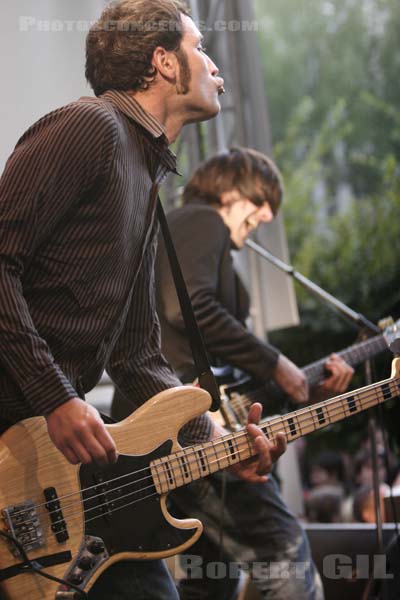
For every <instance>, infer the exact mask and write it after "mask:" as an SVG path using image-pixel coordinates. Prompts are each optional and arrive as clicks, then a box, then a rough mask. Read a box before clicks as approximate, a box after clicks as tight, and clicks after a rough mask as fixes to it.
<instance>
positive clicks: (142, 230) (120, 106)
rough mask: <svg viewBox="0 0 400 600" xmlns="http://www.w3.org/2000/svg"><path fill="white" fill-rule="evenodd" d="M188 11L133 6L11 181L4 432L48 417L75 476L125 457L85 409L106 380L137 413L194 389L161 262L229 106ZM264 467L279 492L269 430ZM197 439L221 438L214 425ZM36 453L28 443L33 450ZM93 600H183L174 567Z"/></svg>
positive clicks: (201, 429) (95, 591)
mask: <svg viewBox="0 0 400 600" xmlns="http://www.w3.org/2000/svg"><path fill="white" fill-rule="evenodd" d="M201 39H202V36H201V34H200V32H199V30H198V29H197V27H196V25H195V24H194V22H193V21H192V19H191V18H190V17H189V15H188V11H187V8H186V5H185V4H184V3H182V2H180V1H179V0H123V1H121V2H116V3H112V4H111V5H109V6H108V7H107V8H106V9H105V10H104V12H103V13H102V15H101V17H100V19H99V20H98V21H97V23H95V24H94V25H93V27H92V28H91V30H90V32H89V34H88V37H87V51H86V55H87V56H86V76H87V79H88V81H89V83H90V84H91V86H92V88H93V90H94V92H95V97H90V98H81V99H79V100H78V101H76V102H72V103H70V104H68V105H66V106H63V107H61V108H59V109H57V110H54V111H53V112H51V113H49V114H47V115H45V116H44V117H43V118H41V119H40V120H39V121H37V122H36V123H35V124H34V125H32V126H31V127H30V128H29V129H28V130H27V131H26V132H25V134H24V135H23V136H22V137H21V139H20V140H19V141H18V143H17V146H16V148H15V150H14V152H13V154H12V155H11V157H10V158H9V160H8V162H7V165H6V168H5V171H4V174H3V176H2V179H1V182H0V209H1V211H0V215H1V216H0V291H1V297H2V308H1V311H0V361H1V365H2V370H1V373H0V419H1V421H0V431H5V430H6V429H7V428H8V427H9V426H10V425H12V424H13V423H16V422H17V421H19V420H21V419H24V418H26V417H31V416H38V415H42V416H44V417H45V419H46V421H47V428H48V432H49V435H50V438H51V439H52V441H53V443H54V444H55V446H56V447H57V448H58V450H59V451H60V452H61V453H62V454H63V455H64V456H65V458H66V459H67V460H68V461H69V462H70V463H72V464H78V463H84V464H87V463H91V462H93V461H94V462H96V463H98V464H99V465H107V464H109V463H113V462H115V461H116V460H117V449H116V447H115V444H114V441H113V439H112V437H111V436H110V435H109V433H108V431H107V429H106V428H105V426H104V424H103V422H102V420H101V418H100V415H99V414H98V412H97V411H96V410H95V408H93V407H92V406H90V405H88V404H86V403H85V401H84V394H85V392H87V391H89V390H90V389H92V388H93V386H94V385H95V384H96V383H97V382H98V381H99V379H100V376H101V373H102V372H103V370H104V368H106V369H107V371H108V373H109V374H110V376H111V378H112V379H113V381H114V382H115V384H116V385H117V386H118V388H119V389H120V390H121V391H122V393H123V394H124V395H125V397H127V398H129V400H130V402H131V403H132V410H133V409H134V408H135V407H138V406H139V405H141V404H142V403H143V402H145V401H146V400H147V399H149V398H150V397H152V396H154V395H155V394H157V393H158V392H161V391H163V390H165V389H167V388H171V387H174V386H176V385H180V381H179V379H178V378H177V377H176V375H175V373H174V372H173V371H172V369H171V367H170V366H169V364H168V363H167V361H166V360H165V359H164V357H163V355H162V353H161V350H160V331H159V322H158V319H157V316H156V312H155V299H154V285H153V284H154V268H153V267H154V259H155V251H156V245H157V232H158V223H157V220H156V218H155V214H156V213H155V208H156V199H157V194H158V189H159V186H160V184H161V183H162V181H163V180H164V178H165V176H166V175H167V174H168V173H169V172H171V171H172V172H175V170H176V159H175V156H174V155H173V154H172V152H171V151H170V150H169V144H171V142H173V141H174V140H175V139H176V138H177V136H178V134H179V132H180V130H181V129H182V127H183V126H184V125H185V124H187V123H190V122H194V121H201V120H205V119H209V118H211V117H213V116H214V115H216V114H217V113H218V111H219V110H220V104H219V100H218V95H219V93H220V91H221V88H222V86H223V80H222V79H221V78H220V77H219V75H218V69H217V67H216V66H215V64H214V63H213V62H212V61H211V59H210V58H209V57H208V56H207V55H206V54H205V52H204V49H203V47H202V44H201ZM259 416H260V406H257V405H255V406H254V407H253V410H252V415H251V416H250V419H249V425H248V432H249V434H250V436H251V437H252V439H253V440H254V442H253V443H254V446H255V448H256V451H257V454H258V458H257V459H256V460H255V461H253V462H252V464H251V465H249V464H247V463H246V464H242V463H240V464H239V465H236V473H237V474H238V475H239V476H241V477H244V478H245V479H246V480H249V481H263V480H265V475H264V474H265V473H266V472H267V471H269V470H270V469H271V458H276V457H277V456H278V455H279V454H280V453H281V452H282V451H283V449H284V441H283V438H282V437H281V438H280V439H279V441H278V444H277V445H276V446H272V444H270V443H269V441H268V440H267V439H266V437H265V436H264V435H263V434H262V432H261V430H260V429H259V428H258V427H257V426H256V425H255V422H257V421H258V419H259ZM184 433H185V435H186V436H187V437H188V438H189V439H191V440H192V441H193V442H194V441H204V440H209V439H212V438H215V437H219V436H220V435H221V430H220V429H218V428H217V427H214V426H213V424H212V423H211V421H210V419H209V417H208V416H207V415H203V416H201V417H199V418H197V419H195V420H194V421H192V422H191V423H189V424H188V425H187V426H186V427H185V432H184ZM27 443H29V442H28V440H27ZM89 598H90V599H93V600H102V599H106V600H113V599H117V598H118V599H120V600H128V599H132V598H135V600H140V599H141V600H148V599H149V598H153V599H160V600H161V599H165V598H168V599H169V600H170V599H173V598H176V590H175V588H174V586H173V584H172V581H171V580H170V579H169V578H168V575H167V573H166V570H165V567H164V566H163V564H162V563H161V561H153V562H148V563H145V562H144V563H127V562H120V563H116V564H113V565H112V566H111V567H110V568H109V569H107V570H106V571H105V572H104V573H103V574H102V575H101V576H100V578H99V579H98V581H97V582H96V583H95V584H94V586H93V587H92V589H91V591H90V593H89Z"/></svg>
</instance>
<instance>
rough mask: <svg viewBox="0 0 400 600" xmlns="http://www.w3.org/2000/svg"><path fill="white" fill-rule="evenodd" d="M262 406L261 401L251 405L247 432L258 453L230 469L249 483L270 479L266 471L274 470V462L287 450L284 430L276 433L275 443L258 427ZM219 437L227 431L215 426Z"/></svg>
mask: <svg viewBox="0 0 400 600" xmlns="http://www.w3.org/2000/svg"><path fill="white" fill-rule="evenodd" d="M261 413H262V406H261V404H260V403H259V402H255V403H254V404H252V405H251V407H250V410H249V414H248V415H247V425H246V429H247V433H248V434H249V436H250V437H251V438H252V443H253V445H254V449H255V451H256V452H257V455H256V456H254V457H253V458H249V459H247V460H244V461H243V462H240V463H238V464H236V465H232V466H231V467H229V469H228V471H230V472H231V473H233V474H234V475H236V476H237V477H240V478H241V479H243V480H245V481H248V482H249V483H264V482H265V481H267V480H268V477H267V475H266V473H270V472H271V471H272V467H273V464H274V463H275V462H276V461H277V460H278V458H279V457H280V456H281V454H283V453H284V452H285V450H286V436H285V434H284V433H283V432H280V433H277V434H276V435H275V443H272V442H270V441H269V439H268V438H267V437H266V436H265V435H264V433H263V432H262V430H261V429H260V428H259V427H257V423H258V422H259V420H260V418H261ZM216 432H217V435H218V437H219V436H220V435H225V434H226V433H227V432H226V431H225V430H224V429H222V428H221V427H220V426H218V425H216V426H215V433H214V435H216Z"/></svg>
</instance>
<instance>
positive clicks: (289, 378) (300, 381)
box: [272, 354, 309, 404]
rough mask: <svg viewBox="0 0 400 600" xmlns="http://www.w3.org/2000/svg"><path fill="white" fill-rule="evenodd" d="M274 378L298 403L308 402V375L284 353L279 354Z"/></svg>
mask: <svg viewBox="0 0 400 600" xmlns="http://www.w3.org/2000/svg"><path fill="white" fill-rule="evenodd" d="M272 378H273V380H274V381H275V383H277V384H278V385H279V387H280V388H282V390H283V391H284V392H286V394H287V395H288V396H290V398H291V399H292V400H293V402H295V403H296V404H305V403H306V402H308V393H309V390H308V383H307V379H306V376H305V375H304V373H303V371H302V370H301V369H299V368H298V367H296V365H295V364H294V363H293V362H292V361H291V360H289V359H288V358H286V356H284V355H283V354H280V355H279V358H278V362H277V364H276V367H275V370H274V372H273V373H272Z"/></svg>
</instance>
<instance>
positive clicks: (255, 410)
mask: <svg viewBox="0 0 400 600" xmlns="http://www.w3.org/2000/svg"><path fill="white" fill-rule="evenodd" d="M261 413H262V405H261V404H260V403H259V402H254V404H252V405H251V406H250V410H249V413H248V415H247V422H248V423H258V422H259V420H260V419H261Z"/></svg>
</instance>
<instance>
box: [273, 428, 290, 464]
mask: <svg viewBox="0 0 400 600" xmlns="http://www.w3.org/2000/svg"><path fill="white" fill-rule="evenodd" d="M286 448H287V440H286V435H285V434H284V433H283V431H279V432H278V433H277V434H276V435H275V444H274V446H273V447H272V448H271V450H270V454H271V458H272V460H273V462H275V461H276V460H278V458H279V457H280V456H281V455H282V454H283V453H284V452H285V451H286Z"/></svg>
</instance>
